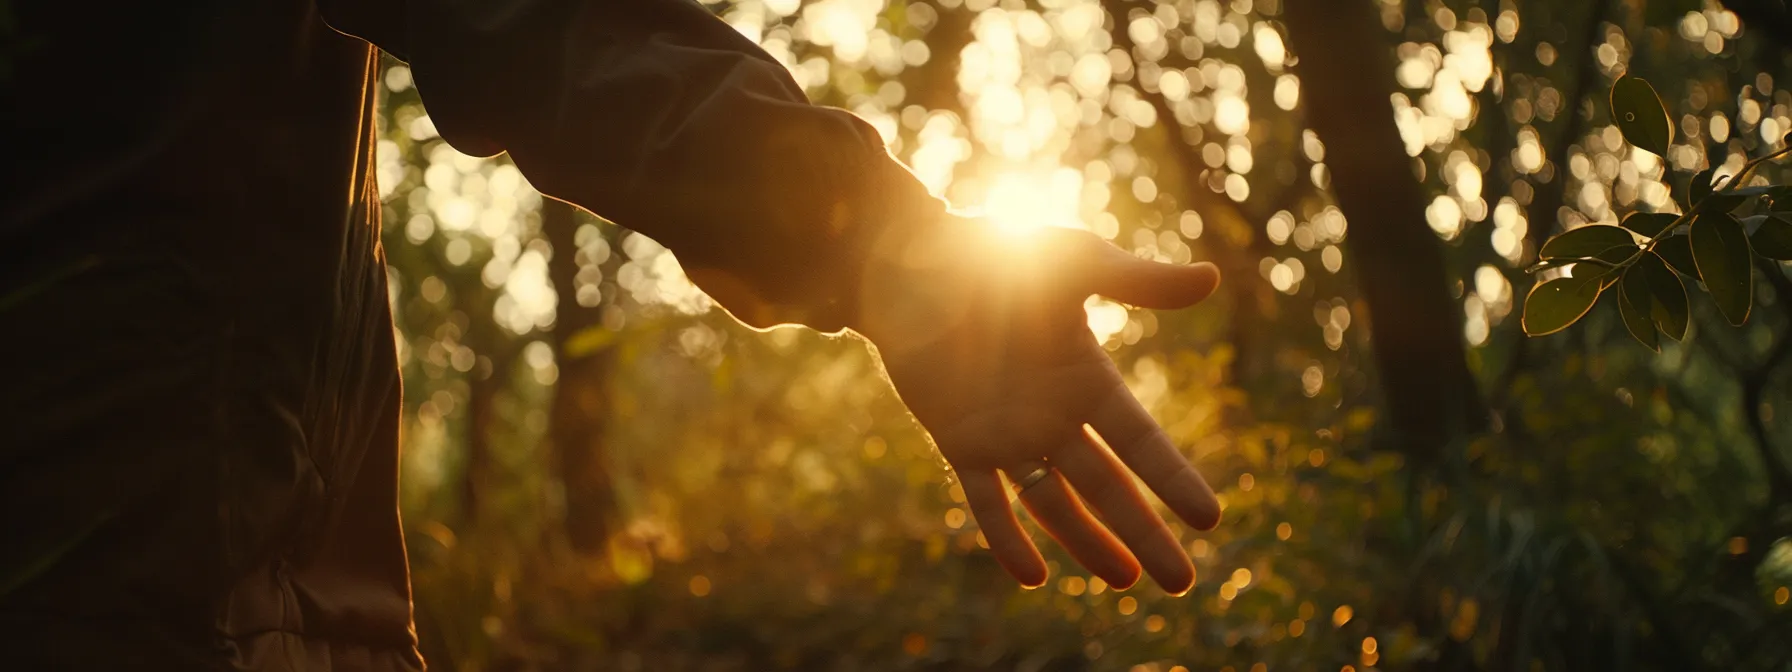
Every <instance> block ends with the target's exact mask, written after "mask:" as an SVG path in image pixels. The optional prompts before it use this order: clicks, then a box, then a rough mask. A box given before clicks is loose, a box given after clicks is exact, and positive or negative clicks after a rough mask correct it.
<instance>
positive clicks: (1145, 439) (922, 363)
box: [856, 217, 1220, 594]
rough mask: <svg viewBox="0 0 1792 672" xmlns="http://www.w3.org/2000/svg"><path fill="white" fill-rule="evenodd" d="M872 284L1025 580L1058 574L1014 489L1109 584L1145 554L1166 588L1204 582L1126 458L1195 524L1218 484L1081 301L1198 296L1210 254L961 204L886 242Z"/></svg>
mask: <svg viewBox="0 0 1792 672" xmlns="http://www.w3.org/2000/svg"><path fill="white" fill-rule="evenodd" d="M863 283H864V291H865V294H864V296H863V297H862V300H861V303H860V305H861V309H860V312H861V322H862V323H861V324H859V325H857V327H856V328H857V330H858V331H859V332H860V333H862V334H864V335H865V336H866V337H867V338H869V339H870V340H871V342H872V343H873V344H874V345H875V346H876V347H877V350H878V353H879V354H880V355H881V356H882V358H883V362H884V367H885V370H886V371H887V372H888V373H889V376H890V380H891V381H892V382H893V383H894V384H895V387H896V391H897V392H898V393H899V394H900V395H901V397H902V400H903V401H904V402H905V403H906V404H907V405H908V407H909V410H910V411H912V412H913V413H914V414H915V417H916V418H917V419H919V420H920V422H921V424H922V425H923V426H924V427H926V429H927V431H928V432H929V433H930V434H932V436H933V439H934V442H935V443H936V444H938V446H939V449H940V452H941V454H943V455H944V456H945V458H946V461H947V462H948V463H950V464H951V466H952V469H953V471H955V472H956V473H957V475H958V480H959V483H960V485H961V487H963V489H964V494H965V499H966V501H967V503H968V504H969V505H970V508H971V513H972V515H974V516H975V517H976V519H977V522H978V524H979V525H980V526H981V528H982V531H983V535H984V537H985V539H986V540H987V541H988V542H989V548H990V551H991V552H992V553H993V554H994V555H995V557H996V560H997V561H998V562H999V563H1001V565H1002V567H1003V568H1005V569H1006V570H1007V571H1008V573H1010V574H1012V575H1014V577H1015V578H1016V579H1018V580H1019V581H1020V582H1021V583H1022V584H1024V585H1026V586H1028V587H1034V586H1039V585H1041V584H1043V583H1044V582H1045V580H1046V574H1047V570H1046V565H1045V560H1044V558H1043V557H1041V556H1040V554H1039V550H1038V549H1037V548H1036V547H1035V546H1034V545H1033V542H1032V540H1031V539H1029V538H1028V537H1027V534H1026V533H1025V532H1024V531H1023V530H1022V528H1021V526H1020V522H1019V520H1017V519H1016V517H1015V514H1014V510H1013V508H1012V506H1011V504H1010V501H1011V500H1010V498H1009V492H1010V491H1011V488H1012V489H1018V490H1020V496H1019V499H1020V500H1021V502H1022V503H1023V504H1024V505H1025V506H1026V508H1027V511H1028V513H1030V514H1031V516H1032V518H1033V520H1034V521H1036V522H1037V523H1039V525H1040V527H1042V528H1044V529H1045V531H1046V532H1047V533H1048V534H1050V535H1051V536H1052V537H1053V538H1054V539H1056V540H1057V541H1058V543H1059V544H1061V545H1063V546H1064V548H1065V549H1066V550H1068V551H1069V552H1070V555H1071V556H1072V557H1074V558H1075V559H1076V561H1077V562H1079V563H1081V564H1082V565H1083V566H1084V567H1086V568H1088V569H1089V571H1090V572H1092V573H1094V574H1095V575H1096V576H1099V577H1101V578H1102V579H1103V580H1105V581H1107V582H1108V583H1109V584H1112V585H1114V586H1115V587H1117V588H1126V587H1130V586H1131V585H1133V583H1135V582H1137V581H1138V578H1139V572H1140V569H1141V566H1142V568H1143V570H1144V571H1145V572H1148V573H1149V574H1150V575H1151V577H1152V578H1153V579H1155V580H1156V581H1157V583H1158V584H1159V585H1160V586H1162V587H1163V589H1164V590H1165V591H1167V592H1170V593H1172V594H1180V593H1183V592H1186V591H1187V590H1188V589H1189V588H1190V587H1192V586H1193V584H1194V580H1195V572H1194V566H1193V564H1191V563H1190V562H1189V558H1188V555H1187V554H1186V553H1184V552H1183V550H1182V546H1181V544H1180V543H1178V542H1177V539H1176V536H1175V535H1174V534H1172V533H1171V531H1170V528H1169V527H1168V526H1167V525H1166V524H1165V523H1164V520H1163V519H1162V518H1161V517H1159V516H1158V515H1157V513H1156V512H1155V511H1154V510H1153V509H1152V507H1151V505H1150V504H1149V503H1148V502H1147V501H1146V499H1145V497H1144V495H1143V494H1142V493H1141V492H1140V491H1139V489H1138V488H1137V487H1136V486H1135V485H1134V482H1133V479H1132V478H1131V474H1136V475H1137V476H1138V477H1139V479H1140V480H1142V481H1144V483H1145V485H1146V486H1148V487H1150V488H1151V490H1152V492H1155V493H1156V494H1157V496H1158V497H1159V498H1160V499H1162V500H1163V501H1164V503H1165V504H1167V505H1168V506H1169V508H1170V510H1171V511H1173V512H1175V513H1176V515H1177V516H1178V517H1180V518H1182V520H1183V521H1185V522H1187V523H1188V524H1189V525H1192V526H1194V527H1196V528H1198V529H1210V528H1212V527H1213V526H1214V525H1216V524H1218V522H1219V517H1220V510H1219V503H1218V500H1216V499H1215V498H1214V495H1213V490H1212V489H1211V488H1209V487H1208V485H1207V482H1206V481H1205V480H1203V479H1202V478H1201V475H1200V474H1199V473H1198V472H1196V471H1195V469H1194V467H1193V466H1191V465H1190V464H1189V463H1188V460H1186V459H1184V458H1183V457H1182V455H1181V453H1179V452H1178V451H1177V450H1176V448H1175V446H1173V445H1171V443H1170V440H1169V438H1168V437H1167V436H1165V434H1164V432H1163V430H1162V429H1161V428H1159V427H1158V426H1157V423H1156V422H1155V421H1153V420H1152V418H1151V417H1150V415H1148V414H1147V413H1146V412H1145V409H1144V408H1143V407H1141V406H1140V405H1139V403H1138V400H1137V399H1135V398H1134V397H1133V396H1132V394H1131V392H1130V391H1129V390H1128V389H1127V388H1126V386H1125V383H1124V382H1123V381H1122V379H1121V377H1120V373H1119V371H1117V370H1116V369H1115V368H1114V364H1113V361H1112V360H1110V359H1109V358H1108V356H1107V353H1106V352H1105V351H1103V350H1102V348H1101V345H1100V344H1099V343H1097V342H1096V340H1095V337H1094V335H1093V334H1092V333H1090V331H1089V328H1088V326H1087V318H1086V316H1085V313H1084V308H1083V304H1084V301H1085V300H1086V299H1087V298H1088V297H1089V295H1091V294H1100V295H1102V296H1106V297H1108V298H1111V299H1114V300H1118V301H1121V302H1124V303H1129V304H1133V305H1138V306H1143V307H1146V308H1162V309H1168V308H1181V307H1185V306H1189V305H1192V304H1194V303H1196V302H1198V301H1200V300H1202V299H1204V298H1206V297H1207V295H1209V294H1211V293H1212V292H1213V289H1214V287H1215V286H1217V285H1218V284H1219V271H1218V270H1217V269H1215V268H1214V266H1213V265H1212V264H1206V263H1202V264H1195V265H1192V266H1176V265H1170V264H1160V263H1154V262H1149V261H1145V260H1141V259H1138V258H1136V257H1134V256H1132V255H1130V254H1127V253H1126V252H1124V251H1122V250H1120V249H1119V248H1116V247H1114V246H1112V245H1110V244H1108V243H1107V242H1105V241H1103V240H1101V239H1100V238H1098V237H1096V236H1094V235H1093V234H1090V233H1087V232H1084V231H1075V230H1069V229H1043V230H1038V231H1029V232H1025V233H1024V234H1008V233H1003V232H1000V231H997V230H995V229H994V228H993V227H991V226H989V225H987V224H985V223H982V222H979V221H975V220H967V219H960V218H956V217H949V218H947V220H946V221H945V222H944V223H942V224H940V225H939V226H937V227H929V228H928V229H927V230H926V231H925V232H924V233H920V234H917V235H915V236H913V237H912V238H910V239H908V240H905V241H904V242H903V244H902V245H901V247H900V250H899V251H894V252H889V253H887V254H883V255H880V256H878V257H877V258H876V260H875V261H874V262H873V264H872V265H871V267H870V268H868V269H867V271H866V275H865V277H864V280H863ZM1104 443H1105V445H1104ZM1110 448H1111V450H1110ZM1129 471H1130V474H1129ZM1003 475H1006V480H1007V481H1008V482H1009V483H1010V485H1009V486H1004V484H1003V481H1004V478H1003ZM1085 505H1087V506H1085ZM1090 507H1092V508H1093V509H1094V513H1093V514H1091V512H1090V510H1089V508H1090Z"/></svg>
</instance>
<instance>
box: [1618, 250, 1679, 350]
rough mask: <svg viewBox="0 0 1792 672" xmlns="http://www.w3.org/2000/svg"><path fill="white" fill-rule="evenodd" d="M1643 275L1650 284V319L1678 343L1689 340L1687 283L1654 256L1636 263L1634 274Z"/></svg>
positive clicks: (1648, 255) (1646, 257)
mask: <svg viewBox="0 0 1792 672" xmlns="http://www.w3.org/2000/svg"><path fill="white" fill-rule="evenodd" d="M1639 270H1640V271H1642V272H1643V273H1644V274H1645V275H1644V276H1643V277H1644V278H1646V279H1647V280H1648V283H1649V296H1650V298H1651V299H1652V301H1650V306H1649V319H1651V320H1653V321H1654V322H1655V326H1658V327H1661V331H1662V332H1663V333H1666V334H1667V335H1668V338H1672V339H1674V340H1676V341H1680V340H1685V339H1686V323H1687V321H1688V317H1687V315H1688V311H1687V304H1686V283H1684V282H1681V281H1680V276H1678V275H1674V272H1673V271H1670V270H1668V266H1667V264H1666V263H1663V262H1662V260H1661V257H1659V256H1656V255H1655V254H1654V253H1650V254H1645V255H1643V258H1642V259H1641V260H1639V261H1637V263H1636V266H1633V267H1632V268H1631V270H1630V272H1631V273H1635V272H1637V271H1639Z"/></svg>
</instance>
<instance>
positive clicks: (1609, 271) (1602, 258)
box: [1582, 245, 1643, 290]
mask: <svg viewBox="0 0 1792 672" xmlns="http://www.w3.org/2000/svg"><path fill="white" fill-rule="evenodd" d="M1642 249H1643V248H1640V247H1637V246H1635V245H1619V246H1617V247H1608V248H1605V249H1604V250H1602V251H1600V253H1599V254H1595V255H1593V258H1592V259H1589V260H1588V261H1595V262H1600V263H1602V264H1603V265H1605V266H1606V267H1607V268H1606V269H1605V270H1603V271H1601V272H1602V273H1605V278H1604V281H1603V283H1602V284H1600V285H1599V288H1600V289H1602V290H1603V289H1605V288H1607V287H1610V286H1612V283H1614V282H1617V281H1618V277H1619V274H1618V273H1617V271H1618V270H1621V269H1622V268H1623V267H1624V266H1625V265H1627V264H1628V263H1629V262H1630V260H1631V259H1634V258H1636V257H1637V256H1638V254H1637V253H1639V252H1642ZM1590 271H1591V269H1587V270H1586V271H1582V272H1590Z"/></svg>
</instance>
